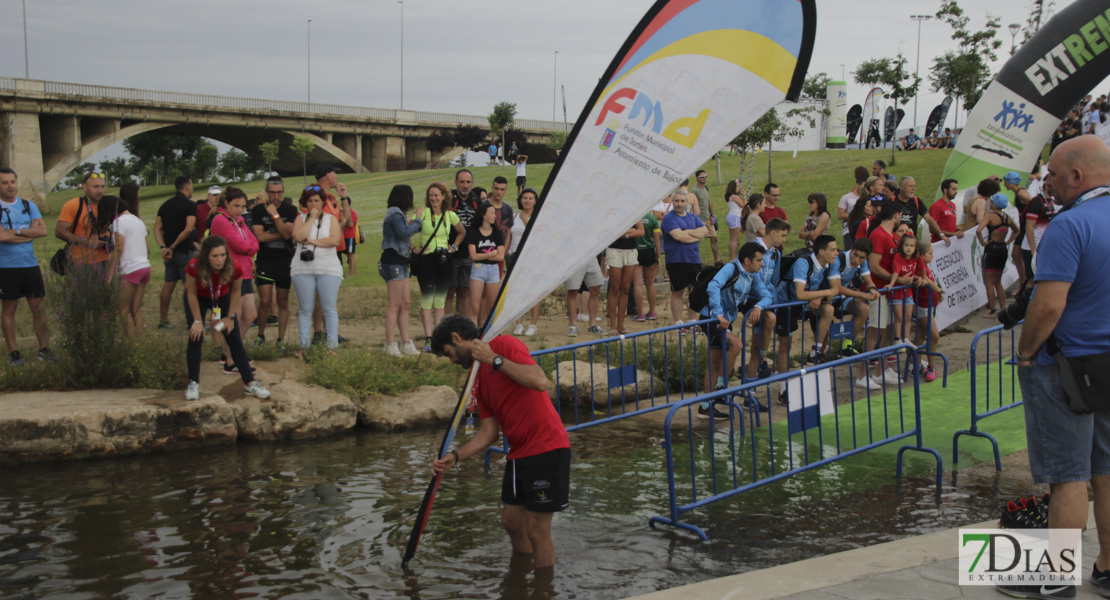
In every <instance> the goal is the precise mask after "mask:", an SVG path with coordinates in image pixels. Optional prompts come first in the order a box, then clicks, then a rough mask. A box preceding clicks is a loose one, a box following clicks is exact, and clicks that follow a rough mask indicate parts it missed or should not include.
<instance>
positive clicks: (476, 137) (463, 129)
mask: <svg viewBox="0 0 1110 600" xmlns="http://www.w3.org/2000/svg"><path fill="white" fill-rule="evenodd" d="M488 135H489V134H488V133H487V132H486V131H485V130H484V129H482V128H481V127H478V126H477V125H460V126H459V128H458V129H456V130H455V145H456V146H459V147H462V148H466V149H467V150H473V151H475V152H481V151H482V150H485V149H486V140H488V139H489V137H488Z"/></svg>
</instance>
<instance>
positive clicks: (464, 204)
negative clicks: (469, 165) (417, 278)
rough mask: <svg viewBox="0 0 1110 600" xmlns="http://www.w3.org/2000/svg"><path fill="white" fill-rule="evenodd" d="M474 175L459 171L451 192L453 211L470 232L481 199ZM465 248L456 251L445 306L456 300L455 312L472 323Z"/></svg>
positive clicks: (469, 265) (467, 171)
mask: <svg viewBox="0 0 1110 600" xmlns="http://www.w3.org/2000/svg"><path fill="white" fill-rule="evenodd" d="M473 187H474V175H473V174H472V173H471V172H470V171H469V170H467V169H459V171H458V172H457V173H455V189H453V190H451V210H453V211H455V214H457V215H458V216H459V223H461V224H462V226H463V227H464V228H465V229H467V230H469V229H470V224H471V223H472V222H473V221H474V215H475V214H476V213H477V212H478V202H480V201H481V197H480V196H479V195H478V194H477V193H475V192H474V190H473V189H471V188H473ZM463 246H464V247H462V248H458V249H456V251H455V256H454V260H453V263H454V267H455V272H454V275H453V276H452V280H451V286H450V287H449V288H447V300H446V304H445V305H444V306H447V307H450V306H451V298H452V297H454V298H455V312H457V313H458V314H460V315H463V316H465V317H468V318H469V319H470V320H472V321H477V318H476V316H475V315H472V314H470V313H471V310H470V268H471V262H470V253H469V251H468V250H467V249H466V247H465V244H464V245H463Z"/></svg>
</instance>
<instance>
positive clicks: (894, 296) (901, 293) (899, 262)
mask: <svg viewBox="0 0 1110 600" xmlns="http://www.w3.org/2000/svg"><path fill="white" fill-rule="evenodd" d="M891 263H892V264H891V273H894V276H895V277H916V276H917V275H918V274H920V273H921V268H922V267H924V266H925V263H924V261H922V260H921V259H920V258H906V257H905V256H902V253H901V252H899V253H897V254H895V255H894V258H893V259H892V261H891ZM887 283H890V282H887ZM897 285H898V286H901V285H909V284H901V283H899V284H897ZM913 295H914V291H913V290H912V289H907V290H894V291H893V292H891V293H890V299H891V300H901V299H902V298H912V297H913Z"/></svg>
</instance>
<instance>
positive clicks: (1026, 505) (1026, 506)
mask: <svg viewBox="0 0 1110 600" xmlns="http://www.w3.org/2000/svg"><path fill="white" fill-rule="evenodd" d="M998 526H999V527H1001V528H1003V529H1047V528H1048V505H1047V504H1045V503H1044V502H1042V501H1041V499H1040V498H1037V497H1036V496H1030V497H1028V498H1018V499H1017V500H1012V501H1010V502H1007V503H1006V508H1004V509H1002V518H1000V519H999V520H998Z"/></svg>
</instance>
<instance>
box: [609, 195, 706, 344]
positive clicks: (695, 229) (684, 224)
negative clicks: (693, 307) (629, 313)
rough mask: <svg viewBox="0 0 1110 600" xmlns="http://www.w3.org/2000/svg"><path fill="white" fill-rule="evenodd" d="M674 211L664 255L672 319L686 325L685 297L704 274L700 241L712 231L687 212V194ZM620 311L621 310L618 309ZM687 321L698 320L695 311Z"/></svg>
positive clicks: (665, 226) (666, 221)
mask: <svg viewBox="0 0 1110 600" xmlns="http://www.w3.org/2000/svg"><path fill="white" fill-rule="evenodd" d="M671 203H672V205H673V208H672V210H671V211H670V212H668V213H667V214H666V215H664V216H663V223H662V224H661V225H660V229H661V230H662V231H663V235H662V237H663V252H664V253H665V254H666V255H667V275H668V276H669V277H670V278H671V318H672V319H674V322H675V324H676V325H681V324H682V323H683V319H682V316H683V314H684V313H683V310H682V303H683V299H682V296H683V295H684V294H685V293H686V290H688V289H690V288H692V287H693V286H694V281H696V280H697V278H698V273H700V272H701V255H700V254H698V241H700V240H701V239H703V238H704V237H705V236H707V235H709V230H708V229H706V227H705V225H704V224H703V223H702V222H701V219H699V218H698V217H697V215H692V214H690V213H688V212H686V207H687V206H688V203H689V200H688V198H687V193H686V192H683V191H681V190H676V191H675V193H674V196H673V200H672V202H671ZM618 310H620V308H619V307H618ZM688 312H689V316H688V317H687V318H689V319H691V320H696V319H697V315H696V314H695V313H694V311H688Z"/></svg>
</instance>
